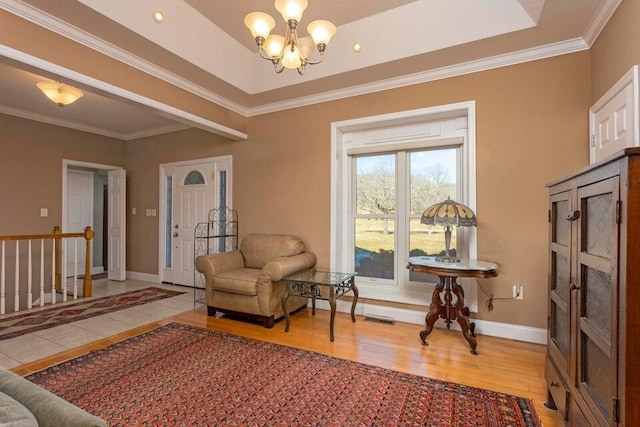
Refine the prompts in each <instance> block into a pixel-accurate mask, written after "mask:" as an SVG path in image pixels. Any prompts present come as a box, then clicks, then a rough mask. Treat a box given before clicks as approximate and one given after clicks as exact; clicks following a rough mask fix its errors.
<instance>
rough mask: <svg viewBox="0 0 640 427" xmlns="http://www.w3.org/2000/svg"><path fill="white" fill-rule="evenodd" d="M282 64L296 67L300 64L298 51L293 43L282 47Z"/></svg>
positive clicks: (285, 66) (286, 66) (287, 66)
mask: <svg viewBox="0 0 640 427" xmlns="http://www.w3.org/2000/svg"><path fill="white" fill-rule="evenodd" d="M282 65H283V66H284V68H298V67H299V66H301V65H302V59H301V58H300V51H299V50H298V47H297V46H296V45H295V44H293V43H292V44H288V45H286V46H285V47H284V55H282Z"/></svg>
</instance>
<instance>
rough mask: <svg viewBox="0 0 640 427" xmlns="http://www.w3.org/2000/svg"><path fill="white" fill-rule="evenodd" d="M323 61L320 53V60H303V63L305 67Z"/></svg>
mask: <svg viewBox="0 0 640 427" xmlns="http://www.w3.org/2000/svg"><path fill="white" fill-rule="evenodd" d="M323 59H324V55H323V54H322V53H321V54H320V59H318V60H317V61H309V60H305V61H304V62H305V63H306V65H316V64H319V63H321V62H322V60H323Z"/></svg>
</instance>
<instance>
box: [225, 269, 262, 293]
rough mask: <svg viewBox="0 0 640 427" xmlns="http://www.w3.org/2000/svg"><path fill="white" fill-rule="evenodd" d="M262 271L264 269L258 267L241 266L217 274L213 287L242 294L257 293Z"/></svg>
mask: <svg viewBox="0 0 640 427" xmlns="http://www.w3.org/2000/svg"><path fill="white" fill-rule="evenodd" d="M260 273H262V271H261V270H259V269H256V268H241V269H240V270H231V271H226V272H224V273H220V274H216V276H215V277H214V279H213V289H216V290H220V291H225V292H233V293H235V294H242V295H257V294H258V285H257V283H258V277H260Z"/></svg>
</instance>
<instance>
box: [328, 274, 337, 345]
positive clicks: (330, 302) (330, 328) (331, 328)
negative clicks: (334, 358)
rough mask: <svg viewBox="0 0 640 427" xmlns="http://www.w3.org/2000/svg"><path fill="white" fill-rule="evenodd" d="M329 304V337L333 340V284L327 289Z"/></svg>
mask: <svg viewBox="0 0 640 427" xmlns="http://www.w3.org/2000/svg"><path fill="white" fill-rule="evenodd" d="M329 306H331V321H330V322H329V339H330V340H331V342H333V339H334V338H333V324H334V322H335V320H336V293H335V289H334V288H333V286H332V287H331V289H330V290H329Z"/></svg>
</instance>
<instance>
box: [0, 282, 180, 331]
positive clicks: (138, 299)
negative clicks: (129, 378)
mask: <svg viewBox="0 0 640 427" xmlns="http://www.w3.org/2000/svg"><path fill="white" fill-rule="evenodd" d="M183 293H184V292H177V291H168V290H166V289H160V288H146V289H139V290H136V291H129V292H124V293H122V294H117V295H112V296H108V297H101V298H92V299H87V300H84V301H81V302H77V303H74V304H62V303H58V305H55V306H53V308H47V309H44V310H36V311H32V312H29V313H25V314H18V315H16V316H11V317H7V318H5V319H2V320H0V340H6V339H9V338H13V337H17V336H20V335H24V334H28V333H30V332H35V331H40V330H42V329H47V328H52V327H54V326H59V325H63V324H65V323H71V322H75V321H76V320H82V319H88V318H89V317H93V316H98V315H100V314H106V313H111V312H113V311H118V310H123V309H125V308H129V307H134V306H137V305H142V304H146V303H148V302H151V301H158V300H161V299H164V298H169V297H174V296H176V295H181V294H183ZM50 306H51V305H50Z"/></svg>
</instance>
